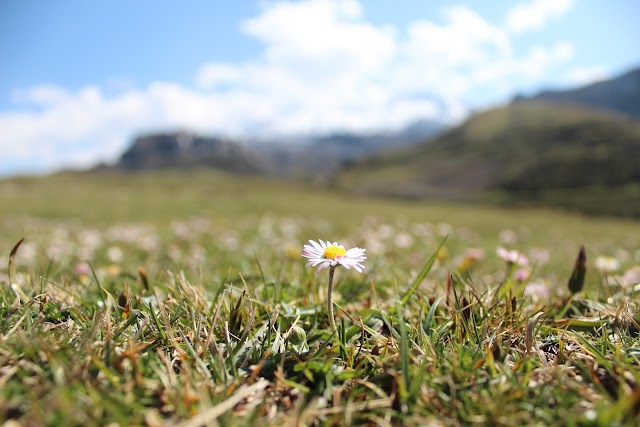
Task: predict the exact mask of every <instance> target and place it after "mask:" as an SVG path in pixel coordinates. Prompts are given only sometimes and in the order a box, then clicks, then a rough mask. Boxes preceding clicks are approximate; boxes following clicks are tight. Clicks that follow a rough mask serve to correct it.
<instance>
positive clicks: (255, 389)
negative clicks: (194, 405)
mask: <svg viewBox="0 0 640 427" xmlns="http://www.w3.org/2000/svg"><path fill="white" fill-rule="evenodd" d="M268 385H269V381H267V380H265V379H261V380H259V381H258V382H256V383H255V384H252V385H250V386H247V387H241V388H240V389H239V390H238V391H237V392H236V393H235V394H234V395H233V396H231V397H229V398H228V399H227V400H224V401H222V402H220V403H218V404H217V405H216V406H214V407H212V408H210V409H208V410H206V411H204V412H202V413H200V414H198V415H196V416H195V417H193V418H191V419H190V420H187V421H185V422H183V423H180V424H178V427H199V426H206V425H208V424H211V423H212V422H213V421H215V420H216V419H217V418H218V417H220V416H221V415H223V414H225V413H227V412H229V411H230V410H232V409H233V408H234V407H235V406H236V405H237V404H238V403H240V402H242V401H243V400H244V399H246V398H249V397H251V396H252V395H253V394H255V393H259V392H261V391H262V390H264V389H265V388H267V386H268Z"/></svg>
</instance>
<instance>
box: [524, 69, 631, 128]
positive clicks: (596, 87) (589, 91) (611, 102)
mask: <svg viewBox="0 0 640 427" xmlns="http://www.w3.org/2000/svg"><path fill="white" fill-rule="evenodd" d="M523 100H529V101H531V100H535V101H547V102H553V103H563V104H576V105H582V106H587V107H592V108H596V109H602V110H608V111H612V112H616V113H620V114H625V115H628V116H631V117H634V118H636V119H640V68H636V69H633V70H631V71H628V72H626V73H625V74H623V75H621V76H619V77H616V78H613V79H610V80H603V81H600V82H597V83H593V84H590V85H587V86H582V87H579V88H575V89H570V90H547V91H543V92H540V93H539V94H537V95H534V96H531V97H525V96H517V97H516V98H515V99H514V102H520V101H523Z"/></svg>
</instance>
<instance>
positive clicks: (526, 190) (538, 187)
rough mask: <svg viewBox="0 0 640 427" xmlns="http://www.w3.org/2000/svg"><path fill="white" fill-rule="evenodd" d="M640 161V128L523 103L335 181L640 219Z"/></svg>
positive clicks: (365, 188)
mask: <svg viewBox="0 0 640 427" xmlns="http://www.w3.org/2000/svg"><path fill="white" fill-rule="evenodd" d="M638 159H640V122H638V121H635V120H633V119H631V118H629V117H627V116H623V115H616V114H610V113H603V112H601V111H596V110H592V109H588V108H583V107H577V106H569V105H560V104H557V103H551V102H542V101H525V100H521V101H519V102H516V103H513V104H511V105H509V106H505V107H500V108H496V109H492V110H489V111H485V112H482V113H479V114H476V115H474V116H473V117H471V118H470V119H468V120H467V121H466V122H465V123H463V124H462V125H460V126H458V127H456V128H453V129H451V130H449V131H447V132H445V133H443V134H441V135H440V136H438V137H436V138H435V139H434V140H433V141H431V142H429V143H425V144H421V145H417V146H414V147H410V148H406V149H401V150H397V151H394V152H388V153H384V154H379V155H374V156H372V157H368V158H365V159H362V160H360V161H358V162H355V163H354V164H352V165H350V166H348V167H345V168H343V169H342V170H340V171H339V172H338V173H337V174H336V176H335V177H334V181H333V183H334V185H335V186H337V187H338V188H342V189H346V190H348V191H352V192H357V193H364V194H375V195H392V196H402V197H411V198H427V197H431V198H446V199H458V200H484V201H487V200H493V201H495V200H500V201H505V202H509V203H527V204H553V205H560V206H566V207H569V208H572V209H578V210H582V211H586V212H592V213H613V214H628V215H637V216H640V163H639V162H638Z"/></svg>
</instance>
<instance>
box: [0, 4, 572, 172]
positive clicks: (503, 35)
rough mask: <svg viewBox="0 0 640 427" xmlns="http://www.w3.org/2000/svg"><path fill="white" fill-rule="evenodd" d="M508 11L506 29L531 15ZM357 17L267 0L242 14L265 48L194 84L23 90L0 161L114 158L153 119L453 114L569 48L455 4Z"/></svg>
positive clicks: (185, 123) (366, 119) (202, 128)
mask: <svg viewBox="0 0 640 427" xmlns="http://www.w3.org/2000/svg"><path fill="white" fill-rule="evenodd" d="M560 3H563V4H565V6H564V9H563V10H565V9H566V8H568V7H569V6H567V5H570V2H567V1H560ZM522 7H523V6H520V9H518V8H516V9H514V10H515V11H517V10H521V11H522V10H524V9H522ZM528 7H529V10H530V11H531V10H533V11H536V12H535V13H537V15H536V16H542V18H536V19H538V21H539V20H540V19H541V20H542V21H544V20H545V19H546V18H547V17H548V16H552V15H553V14H554V13H555V14H558V13H559V12H558V11H559V10H560V9H553V8H552V7H551V6H549V5H548V4H547V3H545V2H544V1H535V2H534V3H531V4H529V5H528ZM513 13H516V12H512V14H511V15H510V20H509V22H510V25H509V29H513V28H515V27H513V25H516V24H517V23H518V22H520V24H517V25H516V27H517V28H524V27H525V26H526V25H531V24H526V25H525V24H522V22H524V21H522V19H523V18H513V17H512V16H513ZM518 13H523V12H518ZM364 16H365V15H364V13H363V9H362V6H361V4H360V3H359V2H357V1H355V0H307V1H296V2H271V3H266V4H265V6H264V9H263V11H262V13H261V14H260V15H258V16H256V17H254V18H252V19H249V20H247V21H245V22H244V23H243V24H242V25H241V29H242V30H243V31H245V32H246V33H247V34H248V35H250V36H252V37H254V38H256V39H257V40H258V41H260V42H261V43H262V44H263V46H264V48H263V50H262V53H261V55H259V56H257V57H255V58H252V59H250V60H248V61H246V62H244V63H235V64H232V63H224V62H219V61H217V62H210V63H207V64H203V65H202V66H201V67H200V68H199V69H198V70H195V71H194V80H193V83H194V85H193V86H192V87H187V86H184V85H180V84H177V83H171V82H154V83H151V84H149V85H147V86H146V87H143V88H136V89H132V88H130V87H127V86H125V87H123V89H122V90H121V91H120V92H119V93H117V94H116V95H109V96H107V95H105V91H104V90H102V89H101V88H98V87H93V86H89V87H85V88H82V89H80V90H77V91H69V90H65V89H64V88H61V87H58V86H55V85H38V86H34V87H32V88H28V89H26V90H24V91H20V92H18V93H17V94H16V96H15V101H16V103H21V104H23V105H26V106H27V107H31V110H30V112H24V109H23V110H22V112H14V111H0V135H3V136H2V137H0V150H1V151H2V154H3V158H2V159H0V170H2V169H3V168H4V169H6V168H7V165H8V164H11V162H13V163H15V164H23V163H26V162H31V163H32V164H33V165H36V166H37V167H39V168H51V167H54V166H56V165H88V164H91V163H94V162H96V161H98V160H102V159H114V158H115V156H116V155H117V154H119V153H120V152H121V151H122V150H123V148H124V146H125V145H126V144H127V143H128V141H129V139H130V138H131V137H132V136H134V135H136V134H137V133H139V132H141V131H149V130H155V129H176V128H178V129H190V130H194V131H198V132H207V133H222V134H229V135H242V134H247V133H248V134H251V135H253V136H269V135H271V134H279V133H291V132H306V131H330V130H335V129H338V128H348V129H352V130H368V129H371V128H393V127H395V128H397V127H401V126H404V125H406V124H407V123H409V122H410V121H412V120H417V119H424V118H432V119H437V120H458V119H461V118H463V117H464V116H465V115H466V114H467V113H468V111H469V109H470V108H476V107H478V106H486V105H487V103H488V102H496V101H499V100H500V97H506V96H509V95H511V93H510V92H513V90H514V88H517V87H518V83H519V82H521V81H522V79H528V80H531V79H534V80H535V79H537V78H540V77H541V76H542V75H543V74H544V73H546V72H547V71H548V70H549V69H550V68H553V67H556V66H558V65H559V64H562V63H564V62H566V61H568V60H569V59H571V57H572V55H573V47H572V45H571V44H569V43H567V42H563V41H559V42H556V43H555V44H551V45H549V46H536V47H532V48H530V49H520V50H516V49H514V47H513V42H512V40H510V36H509V32H508V28H504V27H500V26H497V25H494V24H491V23H490V22H488V21H487V20H485V19H484V18H483V17H482V16H480V15H479V14H477V13H476V12H474V11H473V10H471V9H470V8H468V7H463V6H456V7H449V8H445V9H443V10H442V11H441V15H440V18H441V19H440V20H438V21H435V20H426V19H421V20H416V21H414V22H411V23H409V24H408V25H407V26H406V27H390V26H381V25H374V24H373V23H371V22H368V21H366V20H365V18H364ZM515 16H517V13H516V15H515ZM512 20H514V21H513V22H516V24H513V23H511V22H512ZM518 20H520V21H518ZM538 21H535V22H538ZM518 25H519V26H518ZM107 89H108V88H107ZM478 93H483V94H485V95H483V96H485V97H484V98H481V97H480V96H478V95H477V94H478ZM486 94H489V95H486Z"/></svg>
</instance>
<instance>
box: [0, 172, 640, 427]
mask: <svg viewBox="0 0 640 427" xmlns="http://www.w3.org/2000/svg"><path fill="white" fill-rule="evenodd" d="M0 236H1V239H0V254H1V255H2V256H1V257H0V259H2V260H4V261H1V262H4V263H5V264H4V265H5V266H6V268H3V269H2V270H0V312H1V316H0V319H1V323H0V420H3V421H4V422H5V425H122V426H125V425H147V426H164V425H180V426H199V425H203V426H205V425H258V424H261V425H301V426H302V425H381V426H386V425H446V426H448V425H452V426H455V425H463V424H464V425H466V424H491V425H585V426H591V425H593V426H596V425H636V424H635V423H636V422H637V421H636V420H637V417H638V413H639V412H640V385H639V382H640V371H639V370H638V363H639V362H640V337H639V332H640V326H639V325H638V321H640V316H639V315H638V307H639V304H640V296H639V295H638V293H639V292H640V222H638V221H632V220H624V219H615V218H604V217H588V216H583V215H577V214H572V213H569V212H563V211H553V210H548V209H547V210H543V209H536V210H532V209H498V208H495V207H490V206H486V205H481V204H461V203H436V202H418V201H403V200H389V199H376V198H364V197H356V196H353V195H350V194H348V193H340V192H332V191H329V190H327V189H324V188H320V187H315V186H313V185H308V184H293V183H288V182H279V181H275V180H264V179H262V178H259V177H232V176H228V175H224V174H217V173H212V172H204V171H202V172H190V173H177V172H162V173H159V172H158V173H156V172H154V173H147V174H109V173H103V174H99V173H96V174H80V173H77V174H76V173H65V174H58V175H52V176H48V177H35V178H27V177H22V178H11V179H4V180H2V181H0ZM22 239H24V240H22ZM319 239H322V240H325V241H331V242H339V243H340V244H343V245H344V246H345V248H347V249H348V248H351V247H359V248H363V249H365V250H366V256H367V259H366V260H365V261H364V262H363V264H364V265H365V269H364V271H363V272H362V273H359V272H357V271H354V269H347V268H344V267H341V266H338V267H337V268H336V269H335V283H334V285H335V287H334V290H333V293H332V301H333V305H332V306H333V307H334V308H333V309H334V317H335V324H336V325H337V327H336V329H335V330H333V328H332V327H331V322H330V320H329V313H328V311H329V310H328V301H327V299H328V292H327V287H328V279H329V275H328V270H329V269H326V270H324V271H321V272H319V273H318V274H316V269H315V268H312V267H308V268H307V267H305V264H306V261H307V260H306V259H305V258H303V257H302V256H301V255H302V252H303V245H305V244H308V243H309V240H316V241H317V240H319ZM581 247H584V253H585V254H586V260H583V261H584V262H577V260H578V259H579V257H578V254H579V252H580V248H581ZM583 268H586V274H584V277H581V274H582V273H584V271H585V270H584V269H583ZM570 278H571V279H570ZM569 282H571V283H572V286H571V289H569V286H568V283H569Z"/></svg>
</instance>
